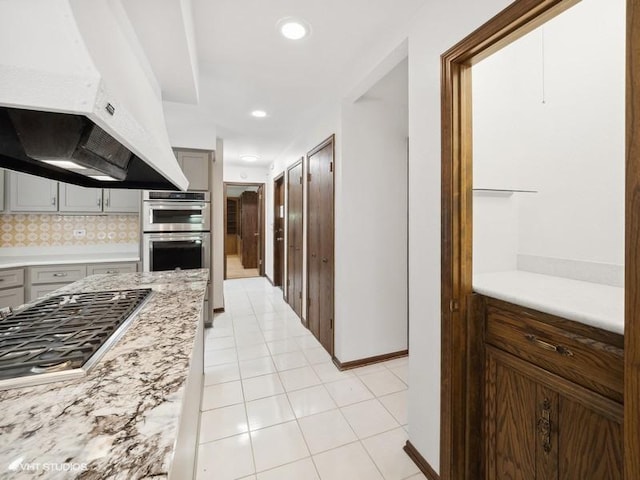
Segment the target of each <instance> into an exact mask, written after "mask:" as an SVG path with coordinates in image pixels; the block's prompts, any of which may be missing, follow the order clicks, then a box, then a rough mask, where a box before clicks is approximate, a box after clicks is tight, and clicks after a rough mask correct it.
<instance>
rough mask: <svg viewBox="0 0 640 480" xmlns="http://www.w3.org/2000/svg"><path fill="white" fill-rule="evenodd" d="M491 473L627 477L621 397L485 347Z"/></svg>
mask: <svg viewBox="0 0 640 480" xmlns="http://www.w3.org/2000/svg"><path fill="white" fill-rule="evenodd" d="M486 368H487V370H486V375H487V382H486V389H485V439H486V446H485V447H486V470H487V475H486V478H487V479H488V480H507V479H508V480H514V479H521V480H550V479H553V480H577V479H580V480H622V478H623V476H622V465H623V461H622V460H623V457H622V413H623V412H622V410H623V409H622V405H621V404H619V403H617V402H614V401H612V400H609V399H608V398H606V397H604V396H602V395H600V394H598V393H595V392H593V391H591V390H588V389H586V388H583V387H581V386H579V385H577V384H575V383H573V382H571V381H569V380H565V379H563V378H561V377H559V376H557V375H554V374H552V373H549V372H546V371H545V370H543V369H541V368H538V367H536V366H534V365H532V364H530V363H528V362H525V361H522V360H520V359H517V358H515V357H513V356H511V355H510V354H508V353H505V352H501V351H500V350H497V349H494V348H492V347H487V362H486Z"/></svg>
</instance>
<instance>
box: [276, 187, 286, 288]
mask: <svg viewBox="0 0 640 480" xmlns="http://www.w3.org/2000/svg"><path fill="white" fill-rule="evenodd" d="M273 187H274V195H273V210H274V211H273V219H274V220H273V284H274V285H275V286H276V287H282V281H283V279H282V277H283V276H284V175H281V176H280V177H279V178H277V179H276V180H275V182H274V184H273Z"/></svg>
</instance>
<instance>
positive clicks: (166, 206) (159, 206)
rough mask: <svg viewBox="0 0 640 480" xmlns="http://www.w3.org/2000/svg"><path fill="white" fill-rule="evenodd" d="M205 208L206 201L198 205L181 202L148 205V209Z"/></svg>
mask: <svg viewBox="0 0 640 480" xmlns="http://www.w3.org/2000/svg"><path fill="white" fill-rule="evenodd" d="M206 208H207V204H206V203H201V204H198V205H185V204H183V203H180V204H177V205H175V204H172V205H167V204H163V205H155V204H150V205H149V210H205V209H206Z"/></svg>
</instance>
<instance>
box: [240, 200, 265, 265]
mask: <svg viewBox="0 0 640 480" xmlns="http://www.w3.org/2000/svg"><path fill="white" fill-rule="evenodd" d="M240 198H241V203H242V208H241V215H242V220H241V221H242V266H243V267H244V268H258V236H259V225H260V222H259V217H258V194H257V193H256V192H242V196H241V197H240Z"/></svg>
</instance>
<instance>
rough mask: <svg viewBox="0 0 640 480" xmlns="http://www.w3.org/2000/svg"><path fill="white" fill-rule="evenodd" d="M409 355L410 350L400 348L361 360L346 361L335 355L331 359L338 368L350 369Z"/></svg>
mask: <svg viewBox="0 0 640 480" xmlns="http://www.w3.org/2000/svg"><path fill="white" fill-rule="evenodd" d="M407 355H409V350H400V351H399V352H393V353H385V354H382V355H376V356H375V357H367V358H361V359H359V360H351V361H350V362H344V363H343V362H341V361H340V360H338V359H337V358H336V357H335V356H334V357H332V358H331V360H333V363H334V364H335V366H336V367H338V370H350V369H352V368H358V367H364V366H365V365H371V364H373V363H380V362H384V361H386V360H391V359H394V358H399V357H406V356H407Z"/></svg>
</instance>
